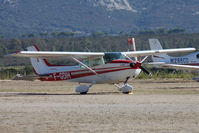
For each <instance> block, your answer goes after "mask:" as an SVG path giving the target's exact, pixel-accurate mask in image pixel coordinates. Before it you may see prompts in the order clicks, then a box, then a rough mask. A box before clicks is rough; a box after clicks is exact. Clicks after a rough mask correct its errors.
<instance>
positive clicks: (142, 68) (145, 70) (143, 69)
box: [139, 66, 152, 76]
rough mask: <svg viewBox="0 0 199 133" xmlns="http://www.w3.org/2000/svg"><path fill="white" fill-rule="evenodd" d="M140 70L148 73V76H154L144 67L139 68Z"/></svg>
mask: <svg viewBox="0 0 199 133" xmlns="http://www.w3.org/2000/svg"><path fill="white" fill-rule="evenodd" d="M139 68H140V69H141V70H142V71H143V72H144V73H146V74H147V75H149V76H152V74H151V73H150V72H149V71H148V70H147V69H146V68H144V67H143V66H139Z"/></svg>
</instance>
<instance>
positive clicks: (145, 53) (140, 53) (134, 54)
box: [121, 48, 196, 57]
mask: <svg viewBox="0 0 199 133" xmlns="http://www.w3.org/2000/svg"><path fill="white" fill-rule="evenodd" d="M195 50H196V49H195V48H178V49H163V50H145V51H132V52H121V53H122V54H123V55H127V56H129V57H138V56H149V55H157V54H165V53H178V52H193V51H195Z"/></svg>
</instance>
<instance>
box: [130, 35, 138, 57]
mask: <svg viewBox="0 0 199 133" xmlns="http://www.w3.org/2000/svg"><path fill="white" fill-rule="evenodd" d="M128 44H129V46H130V51H136V46H135V38H131V39H128ZM134 58H135V61H137V60H138V59H137V57H134Z"/></svg>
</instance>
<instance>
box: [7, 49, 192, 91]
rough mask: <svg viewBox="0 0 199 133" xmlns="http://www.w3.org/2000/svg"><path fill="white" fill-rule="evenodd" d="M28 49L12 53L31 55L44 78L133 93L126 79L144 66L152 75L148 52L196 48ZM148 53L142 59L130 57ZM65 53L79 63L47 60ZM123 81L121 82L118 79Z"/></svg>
mask: <svg viewBox="0 0 199 133" xmlns="http://www.w3.org/2000/svg"><path fill="white" fill-rule="evenodd" d="M27 50H28V51H17V52H13V53H11V54H9V56H16V57H30V60H31V64H32V66H33V69H34V72H35V73H36V74H37V76H38V77H39V79H40V80H42V81H62V80H63V81H65V80H66V81H71V82H79V83H90V85H88V86H87V85H80V86H78V87H77V88H76V92H78V93H80V94H86V93H87V92H88V90H89V88H90V87H91V86H93V85H94V84H98V83H110V84H115V86H117V87H118V89H119V90H120V91H122V92H123V93H131V92H132V89H133V87H132V86H130V85H129V84H128V83H127V82H128V80H129V78H135V77H136V76H138V75H139V73H140V72H141V70H143V71H144V72H145V73H146V74H148V75H150V72H148V71H147V70H146V69H145V68H144V67H143V66H142V63H143V61H144V60H145V59H146V58H147V57H148V56H149V55H157V54H164V53H176V52H192V51H195V48H180V49H164V50H145V51H128V52H52V51H39V49H38V48H37V46H36V45H34V46H30V47H28V48H27ZM138 56H146V57H145V58H144V59H143V60H142V61H137V60H133V59H131V57H138ZM58 57H66V58H70V59H72V60H73V61H75V62H77V63H78V64H79V65H76V66H56V65H51V64H49V63H48V62H47V60H46V59H48V58H58ZM120 82H123V84H122V85H121V84H120V85H119V84H118V83H120Z"/></svg>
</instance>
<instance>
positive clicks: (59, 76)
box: [40, 67, 140, 81]
mask: <svg viewBox="0 0 199 133" xmlns="http://www.w3.org/2000/svg"><path fill="white" fill-rule="evenodd" d="M115 68H116V67H115ZM104 69H105V70H104V71H99V72H97V73H98V74H104V73H111V72H116V71H123V70H129V69H140V68H131V67H128V68H124V67H118V69H114V70H106V69H110V68H104ZM83 71H85V73H81V74H73V73H74V72H81V70H77V71H66V72H57V73H51V74H49V75H50V76H49V78H40V80H42V81H61V80H70V79H75V78H81V77H86V76H92V75H95V74H94V73H92V72H90V71H89V70H83ZM83 71H82V72H83Z"/></svg>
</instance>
